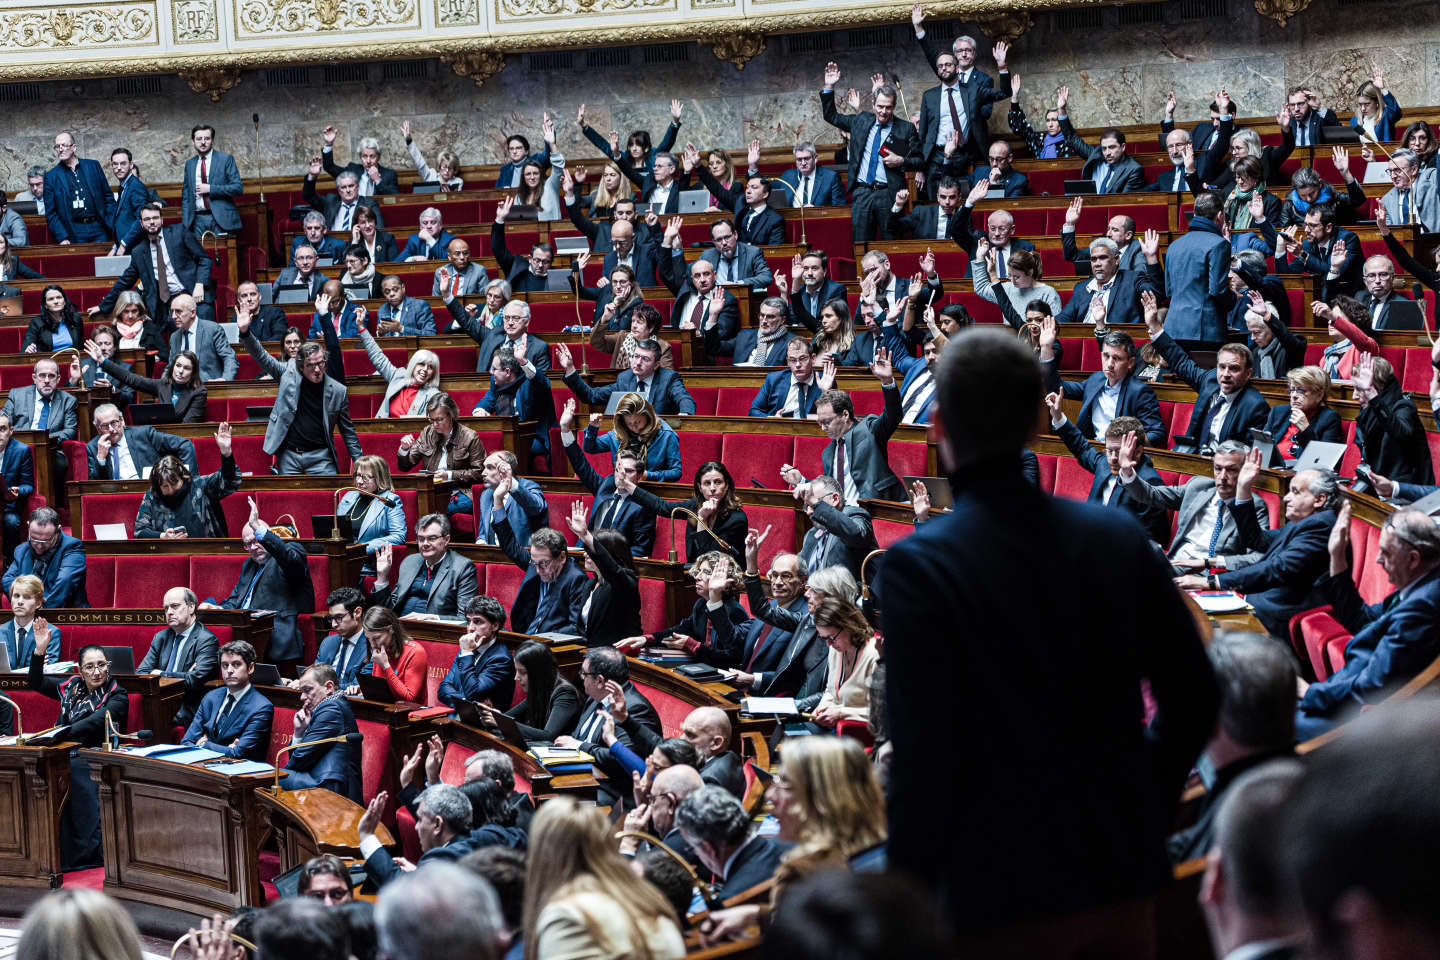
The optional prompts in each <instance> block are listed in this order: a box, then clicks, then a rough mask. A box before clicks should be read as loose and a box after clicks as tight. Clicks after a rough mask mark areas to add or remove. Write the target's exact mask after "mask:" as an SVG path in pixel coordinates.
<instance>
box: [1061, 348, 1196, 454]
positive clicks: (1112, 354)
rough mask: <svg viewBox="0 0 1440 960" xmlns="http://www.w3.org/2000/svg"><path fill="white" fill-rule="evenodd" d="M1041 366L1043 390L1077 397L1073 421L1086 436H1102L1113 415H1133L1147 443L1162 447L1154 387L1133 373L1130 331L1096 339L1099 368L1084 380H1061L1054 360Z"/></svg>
mask: <svg viewBox="0 0 1440 960" xmlns="http://www.w3.org/2000/svg"><path fill="white" fill-rule="evenodd" d="M1048 335H1049V331H1048V329H1043V328H1042V333H1041V336H1042V337H1045V336H1048ZM1041 369H1042V370H1044V372H1045V389H1046V390H1048V391H1050V392H1052V393H1059V394H1061V396H1063V397H1065V398H1067V399H1070V400H1079V401H1080V413H1079V415H1078V416H1077V417H1076V418H1075V425H1076V427H1077V428H1078V430H1079V433H1080V435H1081V436H1082V437H1084V438H1085V439H1086V440H1094V439H1095V438H1097V437H1103V436H1105V435H1106V433H1105V428H1106V427H1108V426H1109V425H1110V421H1111V420H1113V419H1115V418H1116V417H1135V418H1137V419H1139V421H1140V423H1141V424H1142V428H1141V429H1142V431H1143V432H1144V434H1145V437H1144V440H1145V443H1146V444H1147V445H1148V446H1151V447H1157V448H1159V449H1161V450H1164V449H1165V448H1166V447H1167V446H1168V445H1169V444H1168V443H1167V442H1166V441H1167V438H1166V436H1165V423H1164V422H1163V421H1162V420H1161V419H1160V401H1159V399H1157V398H1156V396H1155V389H1154V388H1153V387H1151V386H1150V384H1148V383H1146V382H1145V381H1143V380H1141V379H1139V378H1138V377H1136V376H1135V375H1134V370H1135V340H1134V338H1133V337H1131V336H1130V334H1128V333H1124V332H1123V331H1120V330H1112V331H1111V332H1110V333H1107V334H1106V335H1105V338H1104V339H1103V340H1102V341H1101V342H1100V369H1099V370H1098V371H1096V372H1095V373H1092V374H1090V376H1088V377H1086V378H1085V382H1084V383H1076V382H1075V381H1073V380H1061V379H1060V367H1059V365H1058V364H1056V363H1055V361H1054V360H1047V361H1044V362H1042V363H1041Z"/></svg>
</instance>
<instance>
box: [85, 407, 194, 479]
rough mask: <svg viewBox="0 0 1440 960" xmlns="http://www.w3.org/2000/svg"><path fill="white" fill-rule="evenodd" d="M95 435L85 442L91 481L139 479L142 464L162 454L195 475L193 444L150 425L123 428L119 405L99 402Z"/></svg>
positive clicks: (154, 460)
mask: <svg viewBox="0 0 1440 960" xmlns="http://www.w3.org/2000/svg"><path fill="white" fill-rule="evenodd" d="M94 421H95V436H93V437H91V438H90V442H89V443H87V444H85V452H86V454H87V455H88V456H89V464H90V479H91V480H141V479H144V477H143V474H144V472H145V468H146V467H153V466H154V465H155V464H156V463H158V462H159V461H160V458H161V457H163V456H165V455H166V454H174V455H175V456H177V457H179V458H180V459H181V460H182V461H184V463H185V466H187V467H188V468H189V469H190V475H191V476H192V477H193V476H196V475H197V474H199V472H200V471H199V469H198V468H197V467H196V465H195V444H194V443H192V442H190V440H188V439H187V438H185V437H180V436H176V435H175V434H173V433H162V432H160V431H159V430H156V429H155V428H154V427H148V426H147V427H127V426H125V418H124V417H123V416H122V415H121V413H120V408H119V407H117V406H115V404H113V403H102V404H100V406H98V407H96V408H95V413H94Z"/></svg>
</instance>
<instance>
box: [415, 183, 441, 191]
mask: <svg viewBox="0 0 1440 960" xmlns="http://www.w3.org/2000/svg"><path fill="white" fill-rule="evenodd" d="M440 186H441V184H440V183H439V182H438V181H435V182H431V181H426V182H425V183H417V184H415V186H413V187H411V188H410V192H411V193H439V192H440Z"/></svg>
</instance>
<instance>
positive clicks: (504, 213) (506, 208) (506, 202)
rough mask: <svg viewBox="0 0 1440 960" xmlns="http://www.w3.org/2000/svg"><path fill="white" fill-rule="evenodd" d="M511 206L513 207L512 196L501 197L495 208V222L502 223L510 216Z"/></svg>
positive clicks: (513, 198) (513, 199) (513, 200)
mask: <svg viewBox="0 0 1440 960" xmlns="http://www.w3.org/2000/svg"><path fill="white" fill-rule="evenodd" d="M513 206H515V197H514V196H509V197H501V198H500V202H499V203H498V204H497V205H496V207H495V222H496V223H504V222H505V218H506V217H508V216H510V208H511V207H513Z"/></svg>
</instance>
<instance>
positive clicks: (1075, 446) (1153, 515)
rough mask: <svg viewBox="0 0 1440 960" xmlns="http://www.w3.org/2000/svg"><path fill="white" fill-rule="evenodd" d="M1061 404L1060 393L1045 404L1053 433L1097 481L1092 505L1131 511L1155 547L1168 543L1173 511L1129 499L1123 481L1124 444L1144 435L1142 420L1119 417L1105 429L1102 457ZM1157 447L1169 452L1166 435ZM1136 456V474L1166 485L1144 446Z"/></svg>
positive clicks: (1138, 449)
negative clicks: (1126, 438) (1158, 544)
mask: <svg viewBox="0 0 1440 960" xmlns="http://www.w3.org/2000/svg"><path fill="white" fill-rule="evenodd" d="M1047 386H1048V385H1047ZM1060 401H1061V395H1060V394H1059V393H1049V394H1046V396H1045V403H1046V405H1047V406H1048V407H1049V408H1050V429H1051V430H1052V431H1054V433H1055V435H1056V436H1058V437H1059V438H1060V439H1061V440H1062V441H1063V442H1064V443H1065V446H1066V448H1067V449H1069V451H1070V452H1071V453H1072V454H1074V456H1075V459H1076V461H1077V462H1078V463H1079V464H1080V466H1082V467H1084V468H1085V469H1086V470H1088V471H1089V472H1090V474H1091V475H1092V476H1093V477H1094V480H1093V481H1092V482H1091V484H1090V495H1089V497H1087V498H1086V499H1088V500H1089V501H1090V502H1091V503H1099V504H1103V505H1105V506H1107V507H1120V508H1122V509H1126V510H1129V511H1131V512H1132V513H1134V514H1135V518H1136V519H1137V520H1139V521H1140V525H1141V526H1142V527H1144V528H1145V532H1146V533H1148V534H1149V535H1150V539H1151V540H1153V541H1154V542H1155V543H1164V542H1165V540H1166V538H1167V537H1169V536H1170V511H1168V510H1166V509H1165V508H1164V507H1161V506H1159V505H1158V504H1156V503H1155V502H1154V501H1153V500H1152V501H1151V502H1149V503H1145V502H1141V501H1139V500H1136V499H1135V498H1133V497H1131V496H1129V495H1128V494H1127V492H1126V487H1125V485H1124V484H1123V483H1121V481H1120V444H1121V442H1122V441H1123V440H1124V439H1125V436H1126V435H1127V434H1130V433H1136V434H1139V433H1141V431H1143V430H1144V425H1143V424H1142V423H1141V422H1140V421H1139V419H1137V418H1135V417H1132V416H1117V417H1115V418H1114V419H1113V420H1111V421H1110V422H1109V423H1107V424H1106V425H1105V429H1104V430H1103V431H1102V432H1101V434H1100V435H1101V437H1102V438H1103V439H1104V441H1105V453H1104V455H1103V456H1102V455H1101V454H1099V453H1096V452H1095V448H1094V447H1093V446H1091V445H1090V441H1089V440H1087V439H1086V438H1085V437H1083V436H1082V435H1081V434H1080V431H1079V430H1078V429H1077V428H1076V426H1075V424H1073V423H1071V422H1070V420H1069V418H1068V417H1066V416H1065V412H1064V410H1062V409H1061V405H1060ZM1146 442H1148V441H1146ZM1157 445H1158V446H1159V448H1160V449H1162V450H1163V449H1165V444H1164V437H1163V435H1162V437H1161V440H1160V442H1159V443H1158V444H1157ZM1136 456H1138V457H1139V458H1140V459H1139V461H1138V462H1137V463H1136V464H1135V472H1136V473H1137V474H1139V475H1140V479H1141V480H1143V481H1144V482H1145V483H1147V484H1155V485H1159V484H1161V483H1163V482H1164V481H1163V480H1162V479H1161V478H1160V474H1159V472H1157V471H1156V469H1155V465H1154V464H1153V463H1151V462H1150V458H1149V457H1148V456H1146V455H1145V451H1144V447H1143V446H1141V447H1139V448H1137V450H1136Z"/></svg>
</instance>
